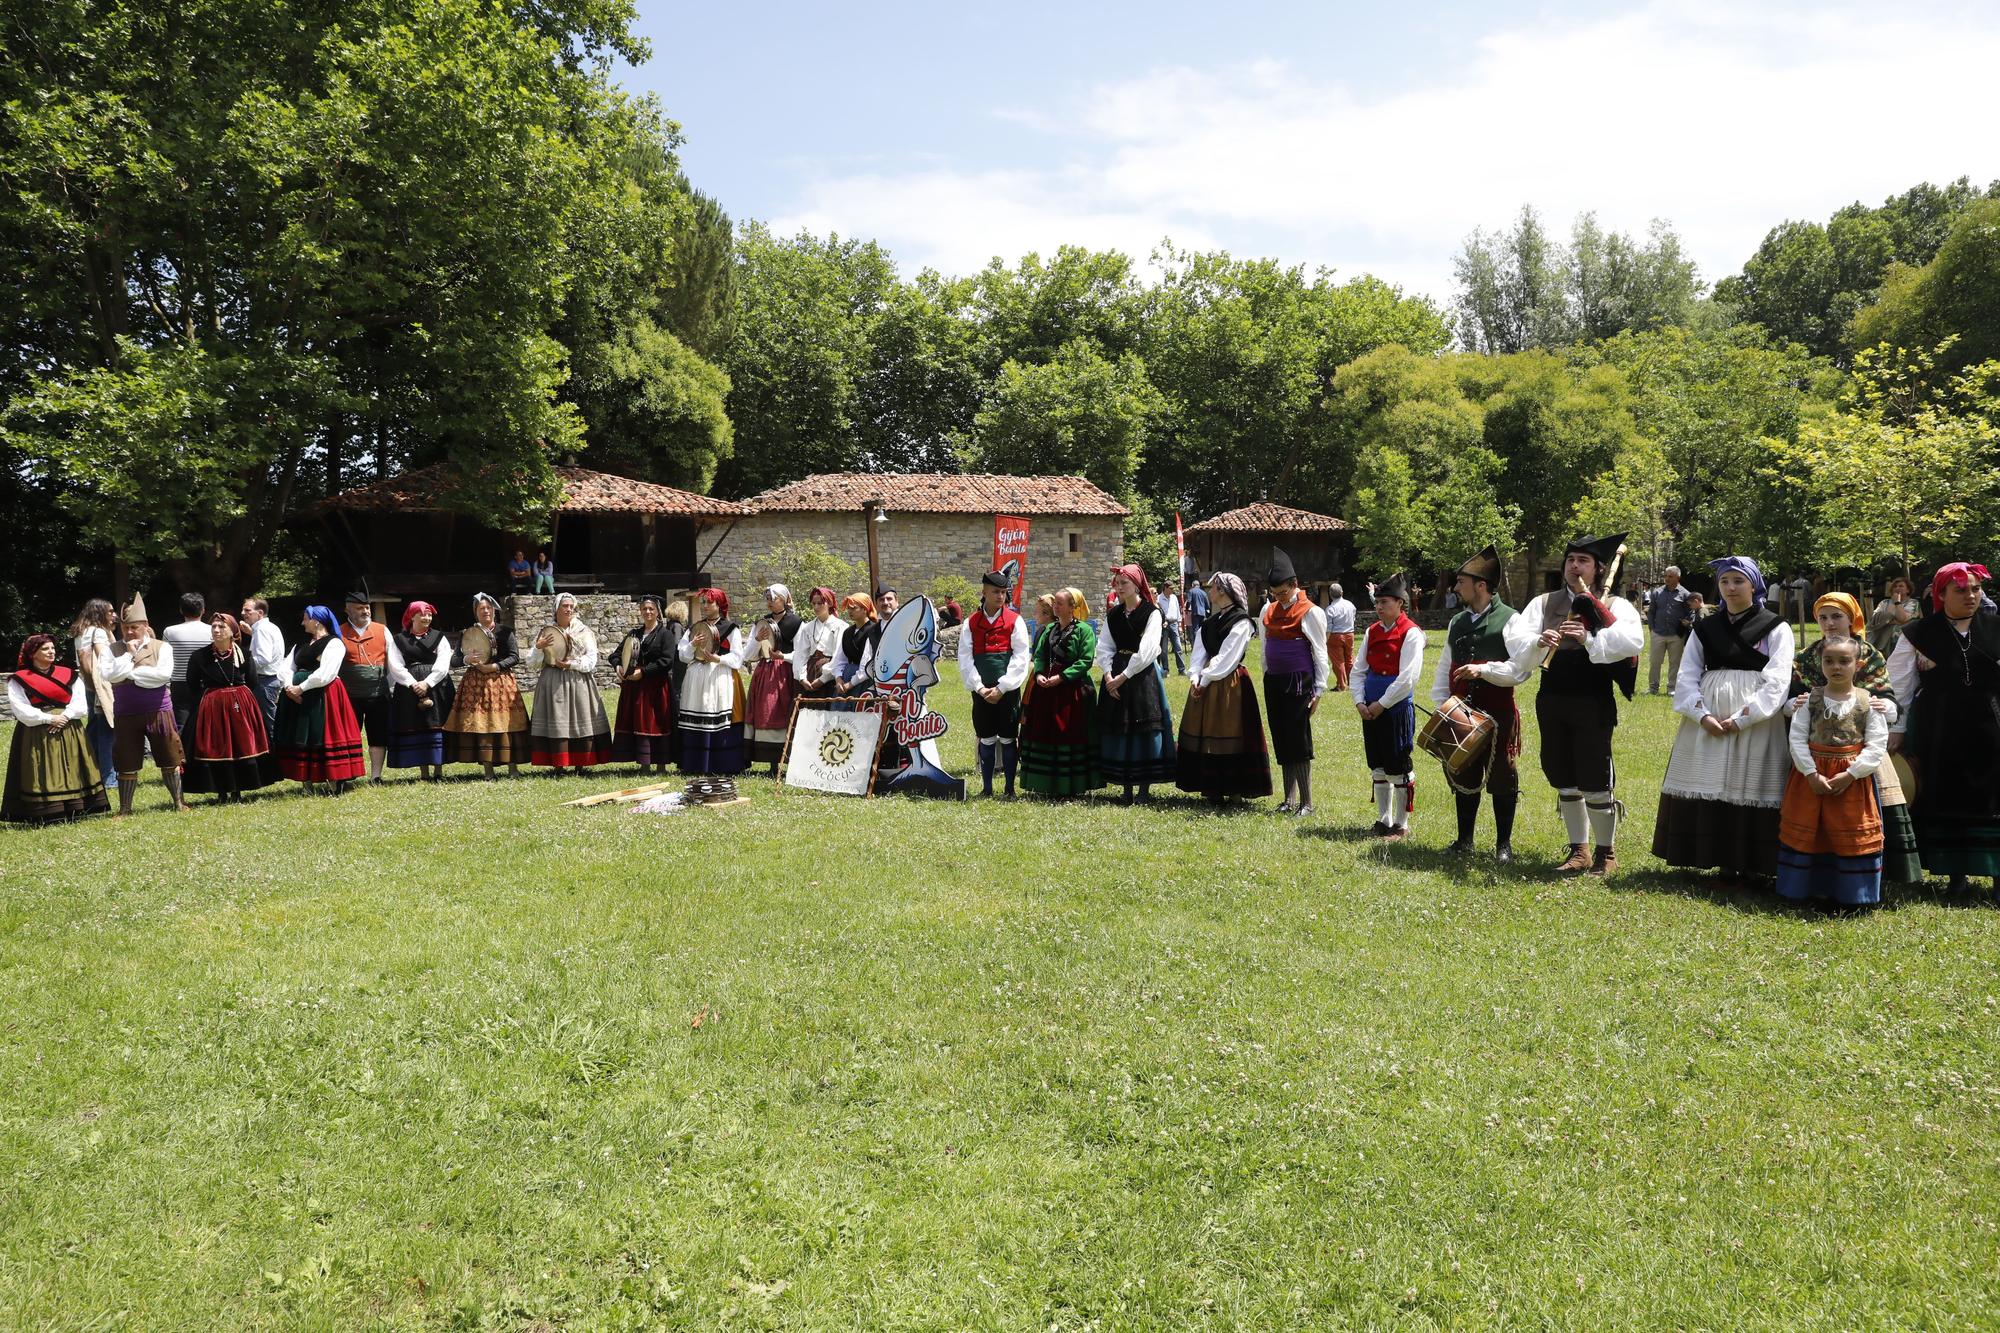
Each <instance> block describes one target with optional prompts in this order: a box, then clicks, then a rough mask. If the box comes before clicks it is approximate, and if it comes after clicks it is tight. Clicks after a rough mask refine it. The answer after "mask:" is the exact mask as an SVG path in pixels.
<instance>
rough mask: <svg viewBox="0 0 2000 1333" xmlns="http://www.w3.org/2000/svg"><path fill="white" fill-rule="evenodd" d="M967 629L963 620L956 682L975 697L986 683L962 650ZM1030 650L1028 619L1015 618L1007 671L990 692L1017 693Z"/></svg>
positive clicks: (1155, 648) (1156, 647)
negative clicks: (957, 680) (961, 683)
mask: <svg viewBox="0 0 2000 1333" xmlns="http://www.w3.org/2000/svg"><path fill="white" fill-rule="evenodd" d="M983 614H984V612H983V611H975V612H973V615H983ZM971 629H972V621H971V620H970V619H967V620H966V622H965V628H963V629H961V630H959V632H958V678H959V679H960V680H961V681H963V682H965V688H966V689H968V690H970V691H972V692H973V693H974V694H977V693H978V692H979V691H981V690H983V689H985V688H986V682H985V681H983V680H981V679H980V678H979V666H978V664H977V663H975V662H974V661H973V660H972V659H973V654H972V653H971V652H969V651H967V649H966V638H967V636H968V635H969V634H970V633H971ZM1034 650H1035V641H1034V639H1033V638H1032V637H1030V636H1029V634H1028V618H1027V617H1026V616H1023V615H1016V616H1015V617H1014V632H1013V634H1011V635H1009V636H1008V639H1007V669H1006V670H1004V671H1002V672H1001V673H1000V679H999V680H997V681H995V682H993V686H994V688H995V689H997V690H999V691H1000V693H1002V694H1006V693H1007V692H1009V691H1010V690H1018V689H1020V688H1021V685H1022V683H1023V682H1024V681H1026V680H1027V679H1028V668H1029V667H1030V666H1031V665H1033V659H1034V655H1035V653H1034ZM1159 655H1160V648H1159V636H1158V634H1157V633H1155V635H1154V643H1153V656H1154V657H1156V658H1157V657H1158V656H1159Z"/></svg>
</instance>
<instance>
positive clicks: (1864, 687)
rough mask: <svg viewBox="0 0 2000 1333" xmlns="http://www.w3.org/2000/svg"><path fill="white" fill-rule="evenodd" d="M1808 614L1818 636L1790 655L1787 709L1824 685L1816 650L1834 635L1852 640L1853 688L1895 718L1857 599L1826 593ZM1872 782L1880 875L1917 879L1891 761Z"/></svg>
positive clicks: (1883, 666)
mask: <svg viewBox="0 0 2000 1333" xmlns="http://www.w3.org/2000/svg"><path fill="white" fill-rule="evenodd" d="M1813 619H1814V620H1817V621H1818V622H1819V629H1820V638H1819V640H1818V641H1817V642H1815V643H1811V644H1808V645H1806V647H1805V648H1804V649H1802V650H1801V651H1800V652H1799V653H1798V655H1797V656H1795V657H1793V658H1792V697H1791V700H1790V702H1789V703H1787V704H1786V711H1787V713H1788V714H1789V713H1795V712H1797V711H1798V710H1799V709H1800V708H1801V707H1803V706H1804V704H1805V702H1806V697H1807V695H1809V694H1810V693H1811V692H1812V691H1813V690H1816V689H1821V688H1824V687H1825V685H1826V672H1825V671H1824V670H1823V669H1821V667H1820V663H1819V658H1820V653H1821V652H1822V651H1823V650H1824V649H1825V648H1826V645H1827V644H1828V643H1830V642H1832V641H1834V640H1836V639H1852V640H1853V641H1854V644H1855V662H1854V688H1855V689H1857V690H1859V691H1861V692H1862V693H1863V694H1866V695H1867V696H1868V697H1869V707H1871V708H1873V709H1874V710H1875V711H1876V712H1878V713H1881V714H1883V715H1884V720H1885V721H1887V722H1888V723H1889V724H1890V725H1892V726H1893V725H1894V724H1895V721H1896V708H1897V705H1896V691H1895V688H1894V687H1893V686H1892V685H1891V684H1890V683H1889V662H1888V659H1886V658H1884V657H1883V656H1882V654H1881V653H1880V652H1878V651H1877V650H1876V649H1875V647H1874V645H1872V644H1870V643H1869V642H1868V640H1867V639H1865V638H1863V637H1861V636H1862V633H1863V631H1864V630H1866V628H1867V625H1868V622H1867V621H1866V620H1865V619H1864V618H1863V616H1862V612H1861V603H1860V602H1859V601H1857V600H1855V598H1854V597H1853V596H1851V595H1850V594H1848V593H1844V592H1830V593H1827V594H1826V595H1825V596H1823V597H1821V598H1820V599H1819V600H1818V601H1817V602H1814V603H1813ZM1874 781H1875V786H1876V791H1877V794H1878V795H1879V796H1880V798H1881V805H1882V879H1883V882H1884V883H1888V884H1920V883H1922V882H1923V878H1924V867H1923V863H1922V862H1921V861H1919V860H1918V859H1917V830H1916V826H1915V825H1914V824H1913V823H1912V822H1911V820H1910V807H1909V803H1908V800H1907V798H1906V797H1905V796H1904V793H1903V784H1902V783H1901V781H1900V780H1899V779H1898V778H1897V776H1896V766H1895V765H1894V764H1884V765H1882V767H1881V768H1879V769H1877V770H1876V772H1875V779H1874Z"/></svg>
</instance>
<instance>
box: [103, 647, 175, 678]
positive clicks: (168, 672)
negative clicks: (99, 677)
mask: <svg viewBox="0 0 2000 1333" xmlns="http://www.w3.org/2000/svg"><path fill="white" fill-rule="evenodd" d="M148 643H157V644H159V645H160V655H159V657H158V658H157V659H156V660H155V661H154V663H153V665H151V666H149V667H144V666H139V665H137V659H135V658H134V657H133V656H132V654H130V653H126V654H125V655H124V656H123V657H114V658H112V659H111V660H110V662H109V663H107V664H106V666H105V669H104V678H105V679H106V680H108V681H110V682H111V683H112V684H114V685H116V684H117V683H118V682H119V681H121V680H129V681H131V682H132V683H133V684H134V685H137V686H138V687H139V688H140V689H142V690H156V689H158V688H159V687H160V686H162V685H165V684H168V683H169V682H171V681H172V680H173V678H174V646H173V645H172V644H171V643H168V642H167V641H166V640H165V639H141V640H140V641H139V646H140V647H144V646H145V645H146V644H148Z"/></svg>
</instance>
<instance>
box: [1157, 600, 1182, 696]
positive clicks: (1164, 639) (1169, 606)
mask: <svg viewBox="0 0 2000 1333" xmlns="http://www.w3.org/2000/svg"><path fill="white" fill-rule="evenodd" d="M1160 622H1161V623H1160V674H1161V675H1165V674H1166V671H1167V654H1168V653H1172V654H1173V655H1174V670H1176V671H1178V672H1180V673H1181V674H1182V675H1183V676H1185V675H1186V674H1187V661H1186V659H1185V658H1183V657H1182V656H1181V599H1180V594H1179V593H1177V592H1175V591H1174V589H1173V585H1172V584H1168V585H1166V590H1165V591H1164V592H1162V593H1161V594H1160Z"/></svg>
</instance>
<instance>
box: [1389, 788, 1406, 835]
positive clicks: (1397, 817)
mask: <svg viewBox="0 0 2000 1333" xmlns="http://www.w3.org/2000/svg"><path fill="white" fill-rule="evenodd" d="M1389 824H1390V826H1391V827H1393V828H1408V827H1409V826H1410V780H1409V779H1408V778H1404V779H1403V780H1402V781H1401V782H1398V783H1397V784H1395V786H1393V787H1391V788H1390V790H1389Z"/></svg>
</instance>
